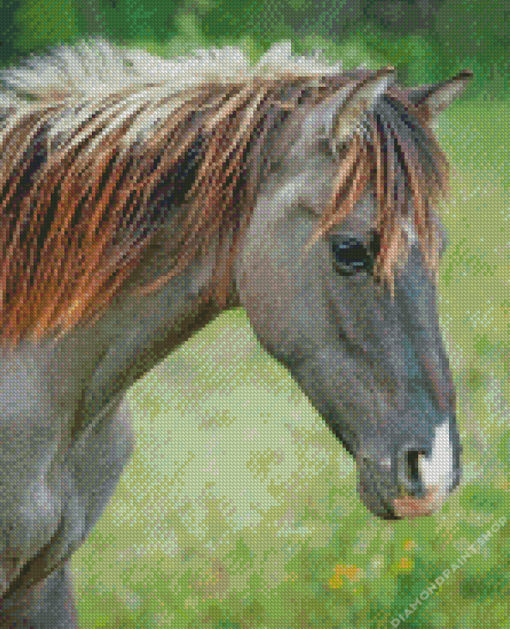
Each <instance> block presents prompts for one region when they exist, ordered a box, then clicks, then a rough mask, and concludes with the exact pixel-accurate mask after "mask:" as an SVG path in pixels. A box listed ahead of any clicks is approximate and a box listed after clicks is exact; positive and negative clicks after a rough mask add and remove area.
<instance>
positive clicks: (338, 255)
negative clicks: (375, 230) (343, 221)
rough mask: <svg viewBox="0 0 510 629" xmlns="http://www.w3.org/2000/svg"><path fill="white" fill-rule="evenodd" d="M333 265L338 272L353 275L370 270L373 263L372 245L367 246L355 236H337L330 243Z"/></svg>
mask: <svg viewBox="0 0 510 629" xmlns="http://www.w3.org/2000/svg"><path fill="white" fill-rule="evenodd" d="M331 249H332V251H333V257H334V260H335V266H336V268H337V270H338V271H340V273H343V274H345V275H354V274H355V273H358V272H360V271H367V270H370V269H371V268H372V266H373V263H374V251H373V250H374V246H372V244H371V245H370V247H367V246H366V245H365V244H364V243H363V242H361V241H360V240H358V239H357V238H346V237H338V238H335V239H334V240H333V241H332V243H331Z"/></svg>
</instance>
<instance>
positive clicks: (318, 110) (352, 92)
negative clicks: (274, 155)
mask: <svg viewBox="0 0 510 629" xmlns="http://www.w3.org/2000/svg"><path fill="white" fill-rule="evenodd" d="M394 71H395V69H394V68H392V67H391V66H388V67H387V68H382V69H381V70H379V71H377V72H375V73H373V74H371V75H369V76H368V77H366V78H364V79H363V80H362V81H360V80H358V81H356V82H351V83H349V84H348V85H346V86H345V87H342V88H340V89H339V90H337V91H336V92H335V93H334V94H333V95H332V96H330V97H329V98H328V99H327V100H325V101H324V102H323V103H321V104H320V105H317V106H316V107H315V108H314V110H313V112H312V114H311V115H310V116H309V118H308V120H307V123H308V124H310V125H311V127H312V130H313V132H314V133H315V135H318V136H319V137H320V138H325V139H329V140H332V141H333V142H335V143H336V144H337V145H340V144H342V143H344V142H346V141H347V140H349V139H350V138H351V137H352V135H353V134H354V132H355V131H356V128H357V126H358V125H359V123H360V122H361V121H362V119H363V116H365V114H367V113H368V112H369V111H371V110H372V109H373V107H374V105H375V103H376V101H377V99H378V98H379V96H381V95H382V94H384V92H385V91H386V89H387V88H388V86H389V85H390V84H391V83H392V80H393V77H392V74H393V72H394Z"/></svg>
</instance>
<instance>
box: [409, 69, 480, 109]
mask: <svg viewBox="0 0 510 629" xmlns="http://www.w3.org/2000/svg"><path fill="white" fill-rule="evenodd" d="M472 76H473V72H471V70H462V72H461V73H460V74H457V76H454V77H453V78H451V79H448V81H445V82H444V83H438V84H436V85H422V86H420V87H414V88H410V89H408V90H405V93H406V96H407V98H408V99H409V100H410V101H411V102H412V103H413V104H415V105H417V106H418V107H419V108H424V109H425V108H427V109H428V111H429V113H430V114H431V115H432V116H433V117H434V116H437V115H438V114H440V113H441V112H442V111H443V110H445V109H446V108H447V107H449V106H450V104H451V103H452V102H453V100H454V99H455V98H458V97H459V96H460V95H461V94H462V92H463V91H464V90H465V89H466V85H467V84H468V82H469V80H470V79H471V77H472Z"/></svg>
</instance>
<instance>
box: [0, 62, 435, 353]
mask: <svg viewBox="0 0 510 629" xmlns="http://www.w3.org/2000/svg"><path fill="white" fill-rule="evenodd" d="M357 73H358V74H359V76H360V77H362V76H364V75H365V74H366V71H362V70H360V71H357ZM352 78H353V77H352V72H351V73H349V75H347V74H346V75H341V74H337V75H330V76H324V77H321V78H320V80H319V79H318V78H317V76H296V75H292V74H289V75H282V76H281V77H280V78H278V79H270V78H259V77H255V78H252V79H249V80H246V81H244V82H239V83H235V82H231V83H227V84H221V83H215V82H204V83H203V84H202V85H199V86H194V87H192V88H189V89H185V90H182V91H181V92H180V93H179V94H173V95H171V96H168V97H165V96H162V95H161V91H159V92H157V91H156V92H154V91H152V92H151V90H157V89H159V87H158V86H156V87H149V88H148V87H147V86H144V87H143V90H142V89H141V88H140V89H139V90H138V92H139V93H137V90H136V89H135V88H133V89H126V90H124V91H123V92H122V93H117V94H113V95H110V96H108V97H98V98H97V99H96V100H95V101H93V103H92V105H90V103H89V104H88V105H85V103H83V104H82V103H81V102H80V101H77V102H75V101H72V102H66V101H57V100H52V99H51V98H50V97H46V98H44V99H42V100H41V101H40V102H36V103H33V104H31V105H30V106H26V107H25V109H24V110H23V111H21V112H16V111H15V108H13V111H11V113H10V114H9V115H8V116H6V118H5V120H4V123H5V127H4V130H3V131H2V133H1V135H0V150H1V151H2V153H1V154H2V155H4V156H5V157H4V159H3V161H2V162H1V164H0V181H2V182H3V185H2V189H1V193H0V227H1V229H0V245H1V247H2V249H1V250H2V269H1V271H0V295H1V300H2V301H1V304H2V307H1V310H0V328H1V339H2V340H3V342H4V344H6V345H7V346H15V345H16V343H17V342H19V340H20V339H21V338H24V337H26V336H28V337H29V338H33V339H35V340H37V339H40V338H42V337H45V336H49V335H54V334H56V333H58V332H65V331H67V330H69V329H71V328H72V327H73V326H75V325H76V324H77V323H79V322H85V321H89V320H91V319H92V318H93V317H94V316H96V315H98V314H100V313H101V311H102V310H103V309H104V308H105V307H106V305H107V304H108V303H109V301H110V299H111V298H112V297H113V296H114V295H115V294H116V293H117V292H118V291H119V289H120V288H121V286H122V285H123V284H124V283H125V282H126V280H127V279H128V278H129V277H130V275H131V273H132V272H133V270H134V269H136V268H137V266H138V265H139V264H140V260H141V259H142V256H143V253H144V251H145V250H146V248H147V246H148V245H149V243H150V242H151V239H152V236H153V235H154V234H155V233H156V231H157V224H156V223H157V221H158V220H160V219H158V217H157V213H158V212H159V213H161V211H162V209H161V208H162V207H166V208H167V213H169V212H170V210H171V206H172V205H173V204H175V205H179V204H180V203H182V202H184V201H185V202H186V205H187V208H186V209H187V213H186V216H185V217H184V221H183V224H182V226H181V228H180V229H179V230H177V231H176V233H175V243H174V244H175V250H176V251H177V253H176V256H175V266H174V268H173V269H172V271H171V272H170V273H168V274H166V275H165V276H163V277H160V278H158V279H157V280H156V281H154V282H152V283H150V284H148V285H147V286H144V287H143V289H142V292H145V293H146V292H148V291H152V290H155V289H157V288H158V287H159V286H161V285H162V284H163V283H165V282H167V281H169V280H170V279H171V278H172V277H174V276H175V275H176V274H177V273H180V272H182V271H183V270H184V269H185V268H187V266H188V265H189V264H190V263H191V262H192V261H193V260H194V259H195V258H196V257H197V256H198V255H200V254H203V253H204V252H205V251H207V250H208V248H209V247H211V246H212V243H213V242H215V241H217V249H216V252H217V259H216V267H215V270H214V274H213V278H212V282H211V286H210V292H209V293H208V294H207V295H204V296H203V297H204V299H207V298H213V299H215V300H216V301H217V302H218V303H219V304H220V305H222V306H223V305H225V303H226V300H227V296H228V293H229V288H230V285H231V277H232V269H233V263H234V260H235V257H236V252H237V248H238V246H239V241H240V238H241V236H242V233H243V231H244V229H245V228H246V226H247V224H248V222H249V220H250V217H251V213H252V210H253V207H254V205H255V202H256V195H257V191H258V186H259V184H260V181H261V180H263V178H264V176H265V173H266V170H267V167H268V166H267V159H266V158H268V151H269V152H270V153H271V155H270V157H271V158H274V159H277V158H278V153H279V151H282V150H283V149H282V148H281V147H282V146H284V145H285V143H284V142H280V141H274V138H275V134H277V133H280V129H281V131H282V133H285V129H284V127H285V124H284V123H285V121H286V120H287V119H288V118H289V117H291V116H293V115H294V114H295V112H296V110H298V109H299V108H300V107H301V106H302V105H306V104H308V105H311V104H314V103H318V102H320V101H322V100H323V99H324V98H327V97H328V96H330V95H331V94H332V93H334V91H335V90H337V89H338V88H339V87H341V86H342V85H345V83H346V82H347V81H351V80H352ZM133 95H134V96H136V97H139V98H138V101H139V105H137V106H136V107H133V106H132V100H130V98H131V97H133ZM138 101H137V102H138ZM174 101H177V102H174ZM391 102H392V103H393V104H394V105H395V106H396V107H397V109H398V106H399V107H400V108H401V110H402V111H404V108H405V110H406V111H407V112H408V116H409V117H410V119H412V120H414V123H415V124H416V129H418V130H420V129H421V131H419V133H418V135H419V137H418V139H417V140H416V139H415V138H414V137H413V135H412V134H411V135H409V134H408V135H409V138H411V139H410V140H409V138H407V139H406V137H404V136H405V134H406V133H407V131H406V129H405V127H404V126H403V125H400V127H399V124H400V123H398V116H399V114H396V113H393V114H392V113H391V111H390V110H389V109H388V107H386V110H388V111H386V110H385V109H384V107H382V109H380V111H379V110H378V109H377V108H376V110H375V111H374V113H373V114H371V115H370V116H368V118H367V124H368V131H366V132H363V133H362V132H360V133H358V134H357V135H356V136H355V137H354V139H353V140H352V142H351V143H350V145H349V146H348V148H347V152H346V154H345V156H344V159H343V161H341V162H340V164H339V171H338V176H337V178H336V181H335V182H334V186H333V190H332V197H331V203H330V204H329V205H328V206H327V207H326V208H325V209H324V215H323V217H322V220H321V222H320V225H319V226H318V230H317V233H316V234H315V237H320V236H321V235H323V234H324V233H326V232H327V231H328V230H329V229H330V228H331V227H332V226H333V225H334V224H336V223H338V222H339V221H340V220H342V218H343V217H345V216H347V215H348V214H349V213H350V212H351V211H352V210H353V208H354V206H355V204H356V202H357V201H358V199H359V198H360V196H361V195H362V194H363V192H364V191H365V190H366V188H367V186H368V185H369V184H370V185H372V186H373V190H374V191H375V194H376V197H377V205H378V221H379V230H380V236H381V242H382V249H381V254H380V256H379V260H378V272H380V273H381V275H382V276H384V277H386V278H387V279H388V280H390V281H391V278H392V274H393V270H394V267H395V265H396V263H397V260H398V259H400V258H401V257H402V256H403V255H404V254H405V250H406V247H405V246H404V239H403V235H402V226H401V224H402V221H401V220H400V219H401V218H403V217H402V212H403V211H404V208H405V203H404V199H403V198H401V197H402V195H407V194H408V191H407V190H408V188H409V190H410V191H411V195H412V198H413V203H414V207H415V221H416V225H417V229H418V234H419V238H420V246H422V248H423V251H424V253H425V254H426V257H427V260H428V261H429V262H430V264H431V266H433V264H434V250H435V249H434V247H435V240H434V238H435V237H434V228H433V221H432V220H431V219H432V213H433V204H434V202H435V200H436V198H437V196H438V193H439V192H442V191H443V190H444V189H445V182H446V172H447V171H446V160H445V158H444V156H443V154H442V152H441V151H440V149H439V147H438V146H437V144H436V143H435V140H434V139H433V136H432V134H431V133H430V131H429V129H428V127H427V123H426V122H425V121H423V120H421V121H420V122H419V124H418V118H417V115H418V114H417V113H416V112H414V111H413V105H410V104H409V103H407V102H405V99H404V97H403V96H402V95H401V94H400V93H399V92H397V91H393V92H391ZM167 103H174V104H173V105H172V107H169V113H168V114H167V115H166V116H165V117H161V116H158V117H157V118H154V114H153V112H154V111H157V108H158V107H160V108H161V107H163V106H166V104H167ZM81 106H87V107H89V108H92V109H91V111H93V112H94V115H89V116H88V118H86V119H85V120H84V121H82V122H81V123H79V124H78V123H77V125H76V128H75V129H73V130H72V132H71V133H68V134H67V135H66V134H65V133H64V134H62V136H60V135H57V136H56V134H55V130H57V129H58V124H59V117H60V116H68V117H69V116H70V115H74V114H70V113H69V112H70V111H71V110H70V108H72V107H81ZM125 110H126V111H129V114H126V115H125V114H124V113H123V112H124V111H125ZM151 115H152V118H151ZM145 120H147V127H146V132H145V127H144V134H142V135H143V137H140V135H137V136H136V139H135V137H134V136H133V135H132V134H131V135H130V132H131V129H132V128H136V129H140V128H141V127H140V125H141V123H142V122H143V121H145ZM397 123H398V124H397ZM50 132H51V134H52V135H51V134H50ZM50 135H51V137H50ZM55 136H56V138H57V139H58V141H56V140H55ZM52 138H53V139H52ZM193 147H195V149H196V151H198V153H197V155H196V156H195V157H194V158H193V159H194V160H195V161H196V170H195V171H194V172H195V175H194V179H193V181H191V182H189V186H188V190H187V191H186V190H185V191H184V192H179V190H180V184H182V183H183V182H182V181H181V180H179V178H178V177H179V176H180V175H179V173H180V172H181V171H180V168H181V167H182V166H183V165H185V164H186V163H187V161H189V159H190V157H189V155H190V151H192V149H193ZM197 147H198V148H197ZM195 149H193V150H195ZM395 190H397V191H398V198H397V199H395V198H394V191H395ZM185 193H186V194H185ZM179 195H180V196H179ZM165 204H166V205H165ZM158 224H159V223H158ZM225 245H227V246H225Z"/></svg>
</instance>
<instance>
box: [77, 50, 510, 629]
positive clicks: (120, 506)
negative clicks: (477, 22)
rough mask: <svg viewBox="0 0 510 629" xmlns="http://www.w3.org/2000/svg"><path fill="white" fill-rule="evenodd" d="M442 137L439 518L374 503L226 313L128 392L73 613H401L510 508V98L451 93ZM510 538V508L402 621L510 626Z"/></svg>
mask: <svg viewBox="0 0 510 629" xmlns="http://www.w3.org/2000/svg"><path fill="white" fill-rule="evenodd" d="M177 44H178V42H177ZM359 54H361V53H359ZM359 54H358V53H356V54H354V57H356V56H359ZM358 60H359V59H357V58H354V59H353V62H357V61H358ZM371 61H372V62H373V63H374V64H375V63H377V62H378V59H375V60H371ZM438 133H439V135H440V139H441V142H442V144H443V146H444V148H445V150H446V152H447V154H448V157H449V158H450V160H451V163H452V165H453V167H454V169H455V172H454V173H453V174H452V196H451V200H450V202H449V203H448V205H447V206H446V207H445V208H444V209H443V220H444V223H445V224H446V225H447V227H448V228H449V231H450V246H449V248H448V250H447V251H446V253H445V256H444V259H443V262H442V267H441V285H440V288H441V303H440V312H441V322H442V328H443V331H444V337H445V341H446V343H447V347H448V351H449V354H450V357H451V363H452V368H453V374H454V379H455V382H456V386H457V389H458V422H459V428H460V432H461V437H462V442H463V448H464V454H463V464H464V478H463V481H462V484H461V486H460V487H459V488H458V489H457V490H456V491H455V493H454V494H453V495H452V496H451V497H450V499H449V500H448V501H447V503H446V504H445V506H444V507H443V509H442V510H441V512H440V513H438V514H436V515H434V516H432V517H427V518H419V519H417V520H415V521H400V522H396V523H395V522H384V521H381V520H378V519H377V518H375V517H374V516H372V515H371V514H369V513H368V512H367V510H366V509H365V508H364V507H363V506H362V504H361V503H360V501H359V498H358V495H357V493H356V472H355V468H354V464H353V461H352V460H351V458H350V457H349V455H348V454H347V453H346V452H345V451H344V450H343V448H342V446H341V445H340V444H339V443H338V442H337V441H336V440H335V438H334V437H333V436H332V434H331V433H330V432H329V430H328V429H327V428H326V426H325V425H324V424H323V422H322V421H321V419H320V417H319V416H318V414H317V413H316V412H315V411H314V410H313V408H312V407H311V405H310V404H309V403H308V401H307V399H306V398H305V397H304V395H303V394H301V392H300V391H299V389H298V387H297V385H296V384H295V383H294V382H293V381H292V379H291V377H290V376H289V375H288V373H287V372H286V371H285V370H284V369H283V368H282V367H281V366H280V365H279V364H278V363H276V362H275V361H274V360H273V359H272V358H270V357H269V356H268V355H267V354H266V353H265V352H264V351H263V350H262V349H261V348H260V346H259V345H258V343H257V341H256V339H255V337H254V336H253V334H252V332H251V329H250V327H249V323H248V321H247V318H246V316H245V315H244V312H243V311H242V310H237V311H232V312H229V313H226V314H224V315H223V316H221V317H220V318H219V319H217V320H216V321H215V322H213V323H212V324H211V325H209V326H208V327H207V328H205V329H204V330H202V331H201V332H200V333H199V334H198V335H196V336H195V337H193V338H192V339H191V340H190V341H189V342H188V343H186V345H184V346H183V347H182V348H180V349H179V350H178V351H176V352H174V353H173V354H172V355H171V356H170V357H169V358H168V359H167V360H166V361H165V362H163V363H162V364H160V365H158V366H157V367H156V368H155V369H154V370H153V371H152V372H151V373H149V374H148V375H147V376H146V377H145V378H144V379H143V380H141V381H139V382H138V383H137V384H136V386H135V387H134V388H133V389H132V390H131V391H130V393H129V400H130V403H131V406H132V409H133V415H134V424H135V428H136V432H137V440H138V444H137V450H136V452H135V455H134V457H133V459H132V462H131V463H130V465H129V466H128V468H127V469H126V472H125V473H124V475H123V477H122V479H121V482H120V484H119V486H118V489H117V492H116V494H115V496H114V498H113V500H112V501H111V503H110V505H109V506H108V508H107V510H106V512H105V514H104V516H103V518H102V519H101V521H100V522H99V524H98V525H97V526H96V527H95V529H94V531H93V533H92V535H91V536H90V538H89V539H88V541H87V542H86V544H84V546H83V547H82V548H81V549H80V550H79V551H78V552H77V553H76V554H75V555H74V557H73V560H72V566H73V571H74V575H75V589H76V593H77V600H78V608H79V621H80V627H82V628H83V629H92V628H99V627H108V628H111V629H114V628H119V629H120V628H126V629H127V628H129V629H132V628H133V629H134V628H140V629H146V628H147V629H149V628H152V627H168V628H172V629H181V628H182V629H184V628H188V627H197V626H200V627H204V628H211V629H212V628H214V629H220V628H231V629H234V628H235V629H248V628H252V627H253V628H255V627H256V628H260V629H287V628H289V629H300V628H305V627H322V628H351V627H356V628H362V629H364V628H368V627H390V626H391V624H390V621H391V619H393V618H396V617H398V615H399V614H402V615H403V614H404V612H405V609H406V607H407V608H408V607H409V604H410V603H412V602H414V600H415V599H416V597H417V596H419V594H420V593H421V592H423V591H424V590H426V588H427V586H429V585H430V584H431V583H432V582H433V581H434V580H435V579H436V578H437V577H438V576H439V575H440V574H441V572H442V571H443V570H445V569H446V568H449V567H450V565H451V563H452V562H454V561H455V560H456V559H457V558H458V557H459V556H460V555H461V554H462V553H463V552H464V551H465V549H466V548H467V547H469V546H470V545H471V544H473V543H474V542H476V540H477V538H478V537H480V535H481V534H482V533H485V532H486V531H487V529H489V528H490V527H491V525H492V524H493V523H494V522H495V521H496V520H497V519H498V518H500V517H501V516H507V517H509V519H510V513H509V509H508V507H509V504H510V501H509V499H510V482H509V479H508V472H509V467H510V425H509V422H508V418H509V406H508V405H509V403H510V378H509V370H510V347H509V345H510V344H509V323H510V238H509V234H510V202H509V194H508V193H509V181H508V163H509V159H508V157H509V155H508V153H509V150H510V149H509V146H510V125H508V101H507V100H498V99H485V98H484V97H483V96H481V97H479V98H477V99H475V100H473V99H471V100H465V101H461V102H459V103H455V104H454V105H453V106H452V107H451V108H450V109H449V110H448V111H447V112H446V113H445V114H443V115H442V117H441V119H440V122H439V131H438ZM509 554H510V522H509V523H507V525H506V526H503V527H502V528H501V529H500V530H499V531H498V532H497V533H495V534H493V535H492V537H491V539H490V540H489V541H488V542H487V544H486V545H485V546H483V548H482V549H481V550H480V552H477V553H476V554H475V555H473V556H472V557H471V558H469V559H468V560H467V561H466V562H465V564H464V565H463V566H462V567H461V568H460V569H459V570H458V571H457V572H456V573H455V574H454V575H452V576H450V578H449V579H447V580H446V581H445V583H444V584H443V585H442V586H441V587H440V588H438V589H437V590H436V591H435V592H434V593H433V594H431V595H430V597H429V598H428V599H427V600H425V601H423V603H422V605H421V606H420V607H419V609H417V610H416V611H415V612H414V613H412V615H411V616H410V617H409V618H408V619H407V620H406V621H405V622H402V623H401V625H400V626H401V627H404V626H405V627H416V628H417V627H420V629H428V628H444V627H448V628H449V629H456V628H459V629H460V628H462V629H470V628H473V629H474V628H475V627H476V629H479V628H480V627H491V628H494V627H510V617H509V615H508V611H509V610H508V602H507V601H508V599H509V595H510V559H509Z"/></svg>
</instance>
